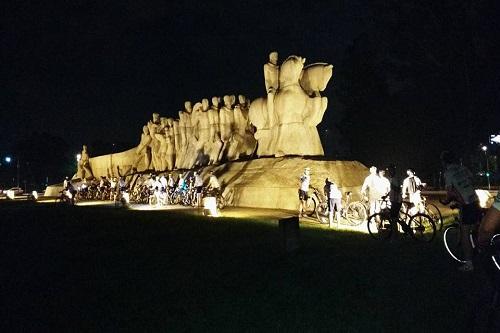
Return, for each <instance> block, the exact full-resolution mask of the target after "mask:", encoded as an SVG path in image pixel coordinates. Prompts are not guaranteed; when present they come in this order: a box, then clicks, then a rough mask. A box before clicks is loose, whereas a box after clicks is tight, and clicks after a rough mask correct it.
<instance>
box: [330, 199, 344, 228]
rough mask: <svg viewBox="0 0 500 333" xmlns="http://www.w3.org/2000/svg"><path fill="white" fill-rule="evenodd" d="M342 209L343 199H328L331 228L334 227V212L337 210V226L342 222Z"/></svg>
mask: <svg viewBox="0 0 500 333" xmlns="http://www.w3.org/2000/svg"><path fill="white" fill-rule="evenodd" d="M341 209H342V202H341V199H333V198H329V199H328V211H329V213H328V221H329V224H330V228H333V212H334V211H335V219H336V220H337V226H338V225H339V223H340V210H341Z"/></svg>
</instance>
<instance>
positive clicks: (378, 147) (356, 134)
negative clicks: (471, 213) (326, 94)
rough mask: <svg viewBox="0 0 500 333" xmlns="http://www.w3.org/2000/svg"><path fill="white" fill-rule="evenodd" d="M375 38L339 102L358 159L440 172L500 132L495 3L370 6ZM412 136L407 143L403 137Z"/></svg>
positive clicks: (352, 62) (352, 67)
mask: <svg viewBox="0 0 500 333" xmlns="http://www.w3.org/2000/svg"><path fill="white" fill-rule="evenodd" d="M369 6H370V14H369V15H368V17H367V18H366V21H365V25H366V27H365V33H363V34H361V35H360V36H359V37H358V38H356V39H355V40H354V41H353V43H352V44H351V45H350V46H349V48H348V49H347V50H346V53H345V56H344V59H343V61H342V62H341V65H340V66H337V69H338V71H337V72H336V85H335V88H334V89H335V96H336V98H338V100H339V102H340V103H342V104H343V106H344V108H345V112H344V117H343V120H342V123H341V126H340V128H341V130H342V134H343V135H344V136H345V137H346V138H347V141H348V142H349V143H350V147H349V148H350V152H351V157H352V158H356V159H360V160H362V161H364V162H365V163H369V164H377V165H383V164H386V163H390V162H396V163H399V164H400V165H402V167H410V166H413V167H415V168H420V169H427V170H437V169H438V168H439V152H440V151H441V150H442V149H452V150H455V152H456V153H458V154H459V155H460V156H461V157H462V158H463V160H464V161H467V162H468V161H471V160H474V158H470V156H477V148H478V144H479V143H481V142H482V143H485V142H486V140H487V136H488V135H489V134H492V133H494V132H498V130H499V129H500V111H499V110H498V109H499V106H500V105H499V97H498V91H499V88H500V80H499V73H500V62H499V61H498V60H499V59H498V55H497V52H496V46H497V44H498V43H497V37H498V36H499V35H500V34H499V28H498V24H496V19H497V16H498V14H497V13H499V12H498V5H497V4H496V3H495V2H494V1H464V0H453V1H452V0H444V1H432V2H431V1H429V2H422V1H414V0H404V1H396V0H388V1H387V0H384V1H382V0H380V1H371V2H369ZM396 138H402V139H396Z"/></svg>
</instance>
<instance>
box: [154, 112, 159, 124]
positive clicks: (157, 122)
mask: <svg viewBox="0 0 500 333" xmlns="http://www.w3.org/2000/svg"><path fill="white" fill-rule="evenodd" d="M153 123H155V124H159V123H160V114H159V113H153Z"/></svg>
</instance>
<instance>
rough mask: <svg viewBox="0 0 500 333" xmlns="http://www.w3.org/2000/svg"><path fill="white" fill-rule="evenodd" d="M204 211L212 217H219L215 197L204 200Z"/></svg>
mask: <svg viewBox="0 0 500 333" xmlns="http://www.w3.org/2000/svg"><path fill="white" fill-rule="evenodd" d="M203 209H204V210H205V211H208V215H210V216H214V217H218V216H219V212H218V211H217V199H216V198H215V197H206V198H203Z"/></svg>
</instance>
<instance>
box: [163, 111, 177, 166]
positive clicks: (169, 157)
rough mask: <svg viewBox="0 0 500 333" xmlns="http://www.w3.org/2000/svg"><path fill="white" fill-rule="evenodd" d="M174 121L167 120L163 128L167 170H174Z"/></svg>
mask: <svg viewBox="0 0 500 333" xmlns="http://www.w3.org/2000/svg"><path fill="white" fill-rule="evenodd" d="M175 123H176V122H175V121H174V119H172V118H168V119H167V127H166V128H165V138H166V141H167V152H166V157H165V160H166V162H167V170H173V169H174V161H175V153H176V149H175Z"/></svg>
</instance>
